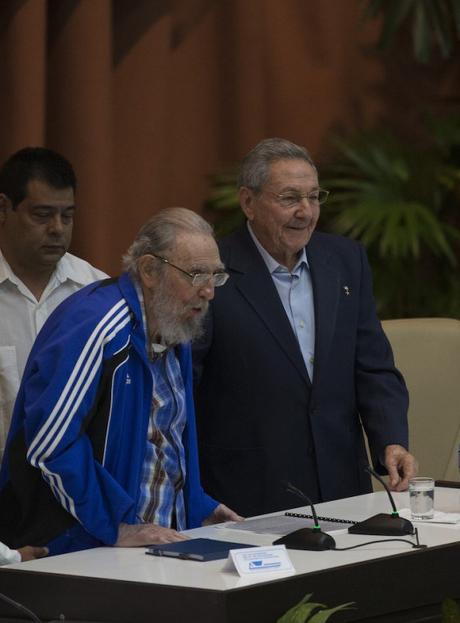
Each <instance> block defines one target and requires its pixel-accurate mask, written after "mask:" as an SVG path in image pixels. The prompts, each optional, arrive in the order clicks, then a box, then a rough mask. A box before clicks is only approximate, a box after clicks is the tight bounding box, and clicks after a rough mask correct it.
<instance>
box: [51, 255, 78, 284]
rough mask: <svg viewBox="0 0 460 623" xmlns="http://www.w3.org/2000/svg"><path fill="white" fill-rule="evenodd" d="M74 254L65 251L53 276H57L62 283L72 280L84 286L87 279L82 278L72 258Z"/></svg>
mask: <svg viewBox="0 0 460 623" xmlns="http://www.w3.org/2000/svg"><path fill="white" fill-rule="evenodd" d="M71 258H72V255H71V254H70V253H65V254H64V255H63V256H62V257H61V259H60V260H59V262H58V263H57V264H56V269H55V271H54V273H53V275H52V278H53V277H54V278H56V279H57V280H58V281H59V282H60V283H64V281H67V280H70V281H73V282H74V283H77V284H78V285H80V286H84V285H85V284H86V283H87V281H86V280H84V279H83V278H82V275H81V273H80V272H79V270H78V268H77V267H76V265H75V264H74V263H73V262H72V260H71Z"/></svg>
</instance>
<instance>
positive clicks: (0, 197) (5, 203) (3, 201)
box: [0, 193, 11, 225]
mask: <svg viewBox="0 0 460 623" xmlns="http://www.w3.org/2000/svg"><path fill="white" fill-rule="evenodd" d="M10 207H11V201H10V199H8V197H7V196H6V195H5V193H0V224H1V225H3V223H4V222H5V221H6V216H7V214H6V213H7V210H8V208H10Z"/></svg>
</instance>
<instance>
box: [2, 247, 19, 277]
mask: <svg viewBox="0 0 460 623" xmlns="http://www.w3.org/2000/svg"><path fill="white" fill-rule="evenodd" d="M7 280H9V281H11V282H12V283H15V284H16V285H17V284H18V281H19V280H18V278H17V277H16V275H15V274H14V273H13V271H12V270H11V267H10V265H9V264H8V262H7V261H6V259H5V258H4V256H3V253H2V252H1V250H0V283H3V282H4V281H7Z"/></svg>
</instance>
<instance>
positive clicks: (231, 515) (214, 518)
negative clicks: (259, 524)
mask: <svg viewBox="0 0 460 623" xmlns="http://www.w3.org/2000/svg"><path fill="white" fill-rule="evenodd" d="M243 519H244V517H241V515H238V514H237V513H235V511H232V509H231V508H228V506H225V504H219V506H216V508H215V509H214V510H213V512H212V513H211V514H210V515H209V517H206V519H205V520H204V521H203V526H210V525H212V524H215V523H222V522H223V521H243Z"/></svg>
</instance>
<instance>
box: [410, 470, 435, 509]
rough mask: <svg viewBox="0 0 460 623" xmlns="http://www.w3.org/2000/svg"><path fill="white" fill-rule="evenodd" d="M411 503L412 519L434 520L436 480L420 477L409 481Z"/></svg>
mask: <svg viewBox="0 0 460 623" xmlns="http://www.w3.org/2000/svg"><path fill="white" fill-rule="evenodd" d="M409 502H410V511H411V515H412V519H433V517H434V479H433V478H425V477H423V476H419V477H417V478H411V479H410V480H409Z"/></svg>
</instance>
